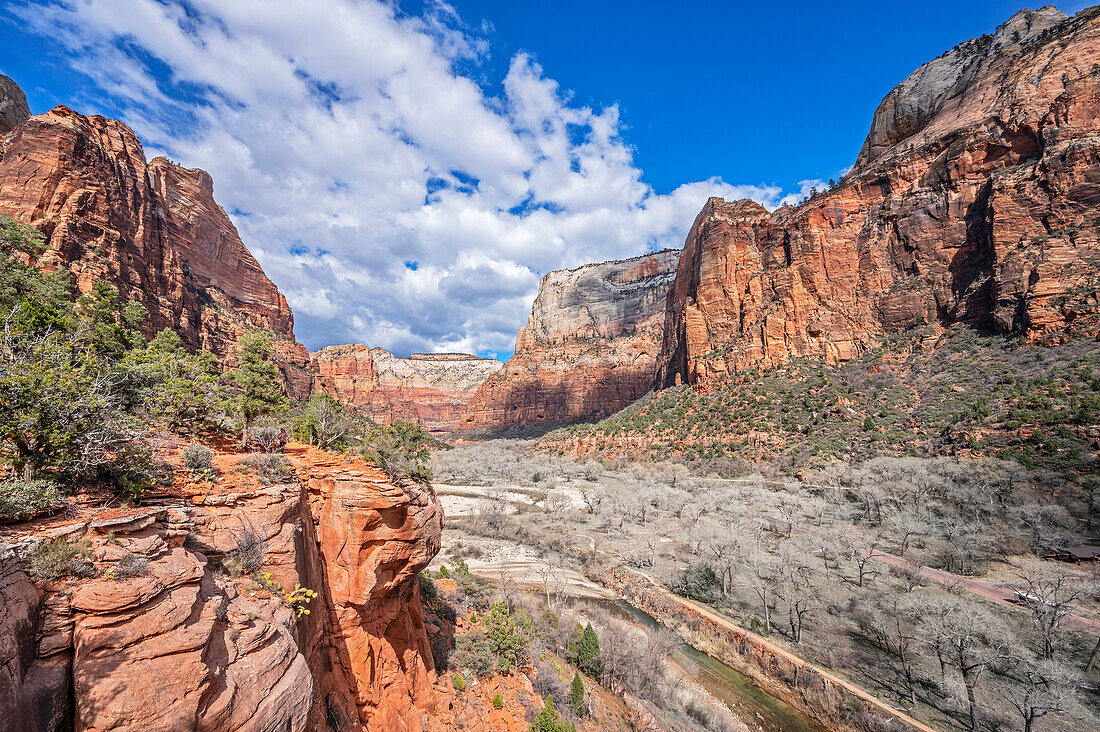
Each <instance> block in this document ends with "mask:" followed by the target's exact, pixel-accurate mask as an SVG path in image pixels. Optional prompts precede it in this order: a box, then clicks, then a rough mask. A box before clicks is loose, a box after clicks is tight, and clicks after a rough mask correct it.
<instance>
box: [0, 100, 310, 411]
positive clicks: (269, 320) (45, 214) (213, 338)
mask: <svg viewBox="0 0 1100 732" xmlns="http://www.w3.org/2000/svg"><path fill="white" fill-rule="evenodd" d="M0 96H2V94H0ZM2 104H3V102H0V105H2ZM213 192H214V186H213V182H212V181H211V179H210V176H209V175H208V174H207V173H205V172H204V171H201V170H192V169H188V168H182V167H180V166H178V165H175V164H173V163H171V162H169V161H167V160H165V159H164V158H156V159H154V160H152V161H151V162H147V161H146V159H145V153H144V151H143V150H142V147H141V143H140V142H139V141H138V139H137V137H136V136H135V135H134V133H133V131H131V130H130V128H129V127H127V126H126V125H124V124H122V123H121V122H118V121H117V120H110V119H105V118H103V117H98V116H94V117H85V116H83V115H80V114H77V113H76V112H73V111H72V110H70V109H68V108H66V107H57V108H56V109H54V110H53V111H51V112H49V113H48V114H43V115H38V116H35V117H30V118H29V119H26V120H25V121H23V122H22V124H20V125H19V126H17V127H16V128H15V129H14V130H13V131H12V132H10V134H9V135H8V136H7V137H6V139H5V140H4V142H3V148H2V150H0V213H2V214H6V215H8V216H11V217H12V218H14V219H16V220H17V221H20V222H23V223H28V224H32V225H34V226H35V227H36V228H38V229H39V230H40V231H41V232H42V233H43V234H44V235H45V237H46V242H47V250H46V252H45V253H44V254H43V255H42V256H41V257H40V259H39V262H38V264H39V265H41V266H43V267H66V268H68V269H69V270H70V271H71V272H72V273H73V275H74V278H75V281H76V284H77V287H78V288H79V289H80V290H81V291H82V292H86V291H87V290H89V289H90V288H91V287H92V285H93V284H94V283H95V282H96V281H97V280H106V281H108V282H110V283H111V284H112V285H114V286H115V287H117V288H118V289H119V291H120V293H121V294H122V296H123V297H126V298H130V299H135V300H138V301H140V302H142V303H143V304H144V305H145V307H146V308H147V309H148V311H149V320H148V325H147V330H148V333H147V335H151V334H152V333H155V332H157V331H159V330H161V329H163V328H172V329H174V330H176V331H177V332H178V333H179V334H180V337H181V338H182V339H183V341H184V343H185V344H186V345H187V346H188V347H189V348H193V349H194V348H205V349H207V350H210V351H212V352H213V353H215V354H217V355H219V356H229V355H231V353H232V350H233V345H234V344H235V342H236V340H237V338H238V337H239V336H240V335H242V334H243V333H244V332H246V331H248V330H251V329H254V328H261V329H264V330H267V331H270V332H272V333H273V334H274V339H273V340H274V345H275V350H276V353H277V355H278V358H279V361H280V365H281V367H282V369H283V373H284V377H285V378H286V381H287V386H288V389H289V391H290V392H291V394H292V395H298V396H301V395H303V389H304V394H308V388H309V378H308V377H306V378H305V379H304V380H303V379H302V378H301V377H300V376H299V375H298V368H300V367H304V366H305V365H307V364H308V354H307V352H306V350H305V348H304V347H302V346H301V345H300V344H298V343H297V342H296V341H295V340H294V330H293V328H294V316H293V315H292V314H291V312H290V307H289V306H288V305H287V302H286V299H285V298H284V297H283V296H282V294H280V293H279V290H278V289H277V288H276V287H275V285H274V284H273V283H272V282H271V281H270V280H269V279H268V278H267V277H266V275H264V272H263V269H262V268H261V267H260V265H259V263H258V262H257V261H256V259H255V258H254V257H253V256H252V254H251V253H249V251H248V249H246V248H245V246H244V244H243V243H242V242H241V240H240V237H239V236H238V235H237V230H236V228H235V227H234V226H233V224H232V222H231V221H230V220H229V217H228V216H226V214H225V211H223V210H222V208H221V207H220V206H219V205H218V204H217V203H216V202H215V201H214V195H213ZM295 367H297V368H295Z"/></svg>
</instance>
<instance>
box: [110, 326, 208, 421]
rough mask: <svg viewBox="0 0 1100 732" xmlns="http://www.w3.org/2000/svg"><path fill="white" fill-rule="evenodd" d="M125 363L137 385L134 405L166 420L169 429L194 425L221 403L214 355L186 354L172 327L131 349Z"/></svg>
mask: <svg viewBox="0 0 1100 732" xmlns="http://www.w3.org/2000/svg"><path fill="white" fill-rule="evenodd" d="M124 366H125V368H126V369H127V370H128V371H130V373H132V374H133V375H134V377H135V378H134V380H135V381H136V382H137V384H138V387H137V394H136V395H135V397H136V398H135V400H134V401H135V406H136V405H141V406H143V407H144V408H145V410H146V411H147V412H148V413H149V414H150V415H152V416H154V417H160V418H163V419H166V420H167V422H168V429H170V430H178V429H180V428H183V427H188V426H191V425H197V424H199V423H201V422H202V421H203V420H204V419H205V418H206V417H207V416H208V415H209V414H210V413H211V412H212V411H214V410H215V409H216V408H218V407H219V406H220V405H221V401H222V398H223V396H222V389H221V387H220V385H219V384H218V377H219V373H220V371H219V368H218V360H217V358H216V357H215V356H214V355H213V354H211V353H207V352H206V351H200V352H199V353H196V354H190V353H188V352H187V351H185V350H184V348H183V342H182V341H181V340H180V337H179V334H177V333H176V332H175V331H174V330H170V329H168V328H165V329H164V330H162V331H161V332H159V333H157V334H156V335H155V336H154V337H153V340H151V341H149V344H148V345H147V346H146V347H145V348H141V349H136V350H134V351H131V352H130V353H129V354H127V356H126V359H125V361H124Z"/></svg>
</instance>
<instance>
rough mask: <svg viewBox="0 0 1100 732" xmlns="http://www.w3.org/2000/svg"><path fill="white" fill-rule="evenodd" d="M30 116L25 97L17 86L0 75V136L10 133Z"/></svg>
mask: <svg viewBox="0 0 1100 732" xmlns="http://www.w3.org/2000/svg"><path fill="white" fill-rule="evenodd" d="M30 116H31V110H30V109H29V108H28V107H27V95H25V94H24V93H23V90H22V89H20V88H19V85H18V84H16V83H15V82H14V81H12V80H11V79H9V78H8V77H6V76H4V75H3V74H0V135H3V134H6V133H8V132H11V131H12V130H14V129H15V128H16V127H18V126H19V125H21V124H23V123H24V122H26V121H27V119H28V118H29V117H30Z"/></svg>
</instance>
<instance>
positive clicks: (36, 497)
mask: <svg viewBox="0 0 1100 732" xmlns="http://www.w3.org/2000/svg"><path fill="white" fill-rule="evenodd" d="M61 505H62V498H61V490H60V489H59V488H58V487H57V484H56V483H54V482H52V481H49V480H20V479H19V478H9V479H7V480H5V481H3V482H0V521H25V520H26V519H29V518H31V517H33V516H35V515H37V514H39V513H46V512H49V511H52V510H54V509H56V508H59V507H60V506H61Z"/></svg>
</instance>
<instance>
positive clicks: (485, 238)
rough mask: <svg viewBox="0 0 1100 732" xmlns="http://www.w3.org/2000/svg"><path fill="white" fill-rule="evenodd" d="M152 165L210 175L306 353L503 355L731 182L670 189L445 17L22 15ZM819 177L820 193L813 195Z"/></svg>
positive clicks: (614, 140) (343, 11) (365, 1)
mask: <svg viewBox="0 0 1100 732" xmlns="http://www.w3.org/2000/svg"><path fill="white" fill-rule="evenodd" d="M16 12H17V13H18V14H19V15H20V16H21V17H22V19H23V20H24V21H25V22H26V23H27V24H28V25H30V26H31V27H32V28H34V29H36V30H37V31H38V32H40V33H41V34H42V35H43V36H45V37H48V38H51V39H54V41H55V42H57V43H60V44H62V46H63V47H64V48H65V49H66V51H67V52H68V53H69V54H70V56H71V58H72V63H73V65H74V66H75V67H76V68H78V69H79V70H81V71H82V72H84V73H85V74H87V75H88V76H89V77H90V78H91V80H92V82H93V83H94V85H95V86H96V87H98V89H99V90H100V91H101V92H102V94H103V95H104V97H105V98H106V99H108V100H109V104H110V107H109V109H105V110H96V109H87V110H83V111H87V112H98V111H107V112H112V111H113V112H115V113H117V114H119V115H121V116H122V118H123V119H124V120H125V121H126V122H127V123H128V124H130V125H131V126H132V127H134V129H135V130H136V131H137V132H138V134H139V136H140V137H141V138H142V140H143V141H145V143H146V147H147V152H149V153H150V154H151V155H152V154H158V153H164V154H166V155H168V156H169V157H170V158H171V159H173V160H176V161H179V162H181V163H182V164H184V165H187V166H189V167H201V168H205V169H206V170H208V171H210V173H211V174H212V175H213V177H214V181H215V186H216V189H215V194H216V196H217V198H218V200H219V202H220V203H221V204H222V205H223V206H224V207H225V208H226V210H227V211H229V212H230V214H231V216H232V218H233V220H234V223H236V225H237V227H238V228H239V229H240V232H241V236H242V238H243V239H244V241H245V243H246V244H247V245H248V246H249V248H250V249H251V250H252V251H253V253H254V254H255V255H256V256H257V258H258V259H259V260H260V262H261V264H262V265H263V266H264V268H265V270H266V271H267V273H268V275H269V276H270V277H271V278H272V279H273V280H274V281H275V282H276V283H277V284H278V285H279V286H280V288H281V289H282V290H283V291H284V293H285V294H286V296H287V299H288V300H289V301H290V303H291V306H292V307H293V308H294V310H295V314H296V316H297V326H296V331H297V334H298V337H299V339H300V340H301V341H302V342H304V343H305V344H306V345H308V346H309V347H311V348H318V347H320V346H323V345H326V344H331V343H341V342H348V341H359V342H364V343H368V344H371V345H381V346H384V347H386V348H389V349H391V350H394V351H395V352H398V353H406V352H409V351H413V350H426V351H445V350H447V351H449V350H467V351H477V352H480V353H505V354H506V353H507V352H508V351H509V350H510V348H511V345H512V342H513V340H514V338H515V333H516V329H517V328H518V326H519V325H521V324H522V323H523V321H524V320H525V319H526V316H527V313H528V311H529V309H530V304H531V301H532V299H533V298H534V296H535V293H536V290H537V285H538V280H539V278H540V276H541V275H542V274H544V273H545V272H547V271H549V270H551V269H558V268H562V267H573V266H578V265H580V264H583V263H585V262H589V261H599V260H606V259H617V258H623V257H628V256H633V255H636V254H640V253H642V252H645V251H647V250H653V249H658V248H663V247H679V246H681V245H682V243H683V237H684V235H685V233H686V231H687V228H688V227H689V226H690V224H691V221H692V219H693V218H694V216H695V214H696V213H697V212H698V210H699V209H700V207H701V206H702V204H703V203H704V201H705V200H706V198H707V197H708V196H712V195H718V196H723V197H726V198H741V197H747V198H752V199H754V200H756V201H759V202H760V203H762V204H764V205H765V206H768V207H775V206H777V205H781V204H782V203H786V202H790V201H794V200H796V199H797V198H799V197H801V195H803V194H804V192H805V191H801V190H800V191H798V192H795V193H790V194H787V193H785V192H784V191H782V190H780V189H779V188H777V187H774V186H737V185H731V184H728V183H726V182H724V181H722V180H721V179H719V178H712V179H709V180H706V181H695V182H689V183H685V184H684V185H681V186H680V187H679V188H677V189H675V190H673V191H671V192H669V193H667V194H658V193H657V192H655V191H654V190H653V189H652V188H651V187H650V186H648V185H647V184H646V183H645V182H644V181H643V178H642V171H641V170H639V169H638V168H637V166H636V165H635V164H634V160H633V154H632V150H631V148H630V146H629V145H628V144H627V143H626V142H625V141H624V140H623V137H622V134H621V129H622V122H621V120H620V118H619V110H618V108H617V107H616V106H615V105H609V106H606V107H603V108H601V109H593V108H590V107H587V106H578V105H575V104H573V103H571V101H570V97H569V94H568V92H567V91H565V90H563V89H561V88H560V87H559V85H558V84H557V83H556V82H555V81H554V80H553V79H551V78H549V77H548V76H547V75H546V73H545V72H544V71H543V69H542V68H540V66H539V65H538V63H537V62H536V61H535V60H534V58H532V57H531V56H530V55H528V54H526V53H519V54H517V55H515V56H514V57H513V58H512V59H511V61H510V66H509V69H508V72H507V75H506V77H505V78H504V80H503V83H502V84H499V85H494V86H491V87H490V86H488V85H483V84H479V83H478V81H476V80H475V78H474V77H473V76H472V75H470V74H469V73H465V72H464V70H468V69H470V68H474V69H476V68H477V67H478V65H479V64H480V63H481V62H482V61H483V60H484V59H485V58H486V55H487V54H488V52H489V43H488V40H487V39H488V38H490V37H491V36H487V35H486V32H485V31H484V29H471V28H469V27H467V26H466V25H465V24H464V22H463V20H462V19H461V18H459V17H458V15H457V14H456V13H455V11H454V10H453V9H452V8H450V7H449V6H447V5H445V4H442V3H437V4H435V5H431V6H429V8H428V9H427V10H426V11H425V13H424V14H423V15H420V16H409V15H406V14H404V13H402V12H401V11H400V10H399V9H398V8H396V7H395V5H393V4H390V3H385V2H376V1H374V0H312V1H311V2H310V3H309V4H308V10H306V11H303V6H302V4H301V3H300V2H296V1H295V0H233V2H224V0H188V1H187V2H186V3H182V2H176V1H175V0H79V1H75V2H69V1H62V2H46V3H33V4H25V5H22V6H18V7H17V8H16ZM813 184H817V185H818V186H819V187H820V182H818V181H808V182H807V184H806V185H804V186H802V188H804V189H805V190H809V187H810V186H811V185H813Z"/></svg>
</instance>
